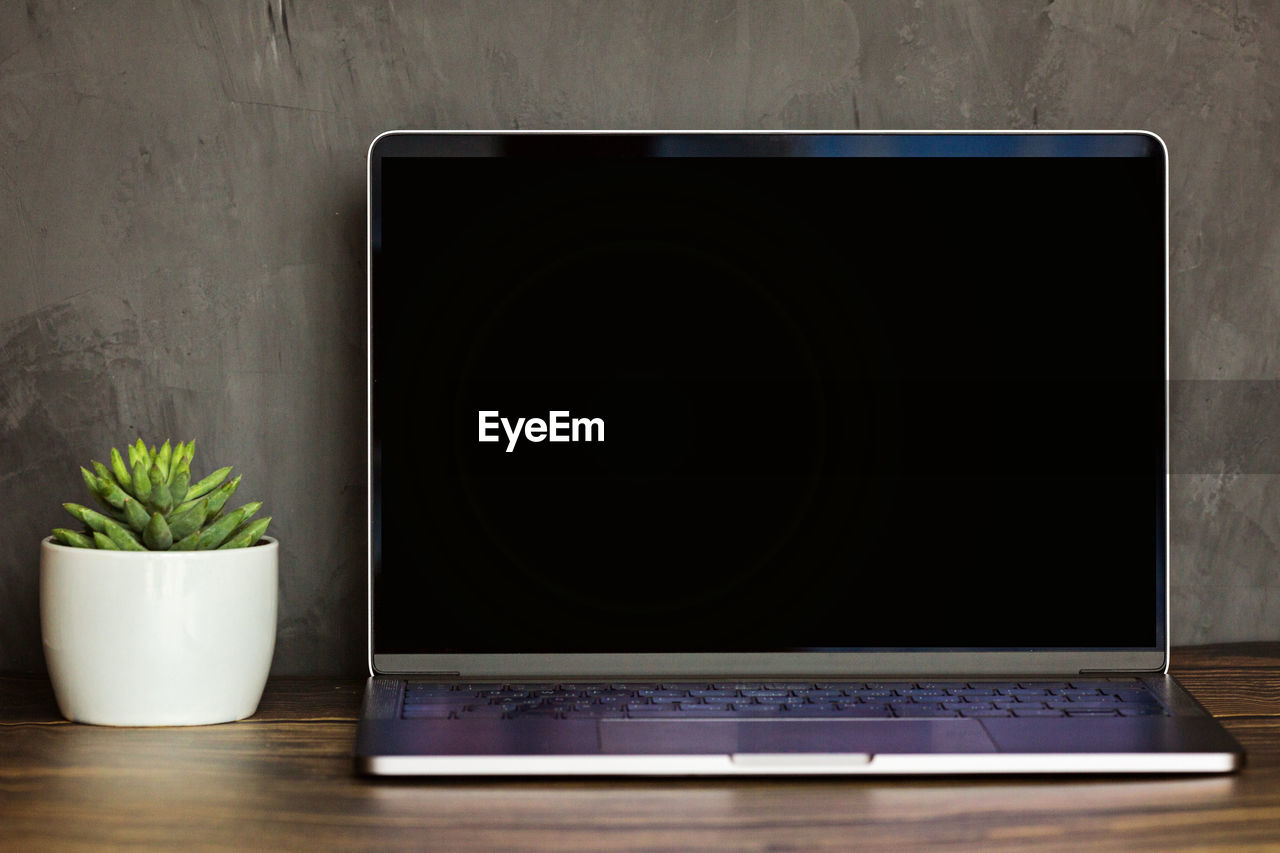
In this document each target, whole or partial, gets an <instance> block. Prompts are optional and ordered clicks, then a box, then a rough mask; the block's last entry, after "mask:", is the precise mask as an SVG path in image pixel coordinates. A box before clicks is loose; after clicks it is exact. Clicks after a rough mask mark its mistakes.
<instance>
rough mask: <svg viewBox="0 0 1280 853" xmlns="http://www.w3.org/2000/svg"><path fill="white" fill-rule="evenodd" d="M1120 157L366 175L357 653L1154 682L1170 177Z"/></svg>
mask: <svg viewBox="0 0 1280 853" xmlns="http://www.w3.org/2000/svg"><path fill="white" fill-rule="evenodd" d="M964 139H965V141H966V142H971V140H969V138H964ZM987 139H993V140H994V142H993V146H995V143H999V144H1005V143H1006V142H1007V140H1002V139H999V138H993V137H987ZM1127 139H1128V141H1129V143H1130V144H1131V145H1133V144H1137V143H1141V145H1142V146H1143V147H1142V148H1141V151H1142V155H1141V156H1130V154H1131V153H1132V152H1130V151H1129V149H1126V150H1125V151H1124V152H1123V153H1124V155H1125V156H1099V152H1097V151H1094V150H1091V149H1090V150H1085V151H1083V152H1082V156H1063V151H1062V150H1059V149H1055V156H1024V155H1021V154H1018V155H1016V156H984V155H985V154H988V153H991V152H990V151H986V150H983V149H981V148H979V149H974V148H965V147H956V146H953V147H951V148H947V149H939V150H933V149H930V150H926V151H924V152H923V153H927V154H930V155H931V156H913V155H914V154H919V153H922V152H920V151H916V150H913V149H912V148H911V146H912V145H919V144H920V143H918V142H915V141H913V140H912V139H910V138H908V139H905V140H903V147H902V149H901V150H900V151H899V152H898V153H899V154H901V155H904V156H788V155H789V154H793V153H795V152H794V151H788V150H787V149H786V140H785V138H782V139H781V140H780V141H778V142H777V143H776V145H775V147H773V148H770V147H768V146H764V147H759V146H757V147H756V148H752V146H751V145H750V144H746V145H745V146H743V148H742V150H740V151H737V152H736V153H737V154H738V155H739V156H701V155H704V154H708V153H724V152H723V150H721V149H717V148H716V146H717V145H718V144H721V143H723V144H724V145H727V146H729V147H730V148H732V141H733V140H732V139H730V138H725V139H724V140H711V143H710V144H707V143H704V142H703V140H699V139H694V140H692V141H691V143H690V146H688V147H687V148H688V150H686V151H685V152H684V153H686V154H687V153H689V152H690V151H691V152H692V153H693V154H694V155H695V156H652V155H653V154H654V153H655V152H656V151H657V141H655V139H653V138H646V137H621V138H612V139H611V138H608V137H604V138H600V137H585V138H584V137H561V136H547V137H536V138H533V139H532V140H529V139H519V138H517V139H514V140H506V141H500V142H498V143H491V144H494V145H497V149H496V150H495V151H486V152H483V153H489V154H492V153H497V154H500V155H501V156H434V157H432V156H412V155H413V154H414V153H417V152H415V151H414V150H406V149H405V146H408V145H411V144H414V143H412V142H411V141H402V142H400V143H398V144H399V145H400V146H401V149H400V150H401V153H402V154H403V155H404V156H393V154H394V149H393V150H391V151H389V152H388V153H387V154H386V155H385V156H375V158H374V160H373V162H372V164H371V169H372V170H373V178H374V188H375V192H374V193H373V206H374V209H373V211H372V213H373V216H372V219H373V225H372V227H373V280H372V352H373V356H372V357H373V366H374V377H375V381H374V385H373V407H374V419H373V468H374V471H373V476H374V486H375V501H374V508H373V509H374V516H375V519H374V545H373V558H374V584H375V601H376V606H375V613H374V618H375V620H376V631H375V636H376V637H377V644H378V645H377V649H376V651H377V652H378V653H397V652H400V653H405V652H416V653H428V652H430V653H450V652H452V653H459V652H461V653H485V652H530V653H534V652H538V653H547V652H677V651H679V652H734V651H741V652H747V651H753V652H760V651H789V650H836V649H907V648H912V649H914V648H992V649H1026V650H1029V649H1048V648H1080V647H1093V648H1148V647H1153V646H1154V645H1155V644H1156V643H1157V639H1158V637H1157V634H1158V632H1157V624H1158V622H1159V621H1160V619H1161V618H1162V613H1163V611H1162V609H1161V608H1162V605H1161V604H1160V602H1159V600H1158V599H1159V597H1160V596H1159V595H1158V594H1157V593H1158V590H1159V589H1160V587H1159V583H1160V581H1159V578H1160V576H1161V573H1162V572H1163V565H1164V564H1163V560H1164V552H1163V541H1164V514H1165V507H1164V488H1165V485H1164V484H1165V478H1164V465H1165V455H1164V453H1165V414H1164V413H1165V402H1164V378H1165V361H1164V355H1165V308H1164V306H1165V274H1164V257H1165V238H1164V227H1165V220H1164V163H1163V159H1162V157H1161V156H1160V155H1159V153H1158V149H1156V150H1152V148H1153V146H1152V145H1151V144H1150V143H1149V142H1148V141H1147V140H1146V139H1145V138H1142V137H1128V138H1127ZM980 141H981V140H979V142H980ZM1069 141H1070V140H1067V142H1069ZM449 142H450V144H452V143H453V141H452V140H450V141H449ZM1067 142H1064V143H1062V145H1063V146H1065V150H1066V152H1067V153H1068V154H1070V153H1071V151H1072V150H1073V149H1071V146H1070V145H1069V144H1067ZM424 144H425V145H426V149H427V150H435V151H437V153H440V152H443V153H448V154H459V153H461V154H471V153H475V152H472V151H469V150H463V151H456V150H444V149H441V148H440V147H439V146H437V147H436V148H434V149H433V148H432V143H431V140H427V141H426V142H425V143H424ZM833 144H835V145H836V146H837V148H838V147H839V145H840V144H842V142H841V139H840V138H836V139H835V140H834V142H833ZM847 144H848V146H849V148H848V150H847V151H844V152H843V153H854V154H856V153H858V147H857V146H858V145H859V144H861V143H860V141H859V140H857V139H856V138H852V139H849V140H848V141H847ZM646 146H647V147H646ZM698 146H703V147H705V148H706V149H707V150H703V149H702V148H699V147H698ZM777 146H781V147H780V148H779V147H777ZM666 153H670V152H669V151H668V152H666ZM828 153H830V152H828ZM835 153H837V154H838V153H841V151H840V150H837V151H836V152H835ZM1006 153H1007V152H1006ZM1103 153H1104V154H1105V153H1106V152H1103ZM1084 155H1087V156H1084ZM504 422H505V423H504ZM539 423H540V424H541V426H540V425H539ZM482 439H483V440H482Z"/></svg>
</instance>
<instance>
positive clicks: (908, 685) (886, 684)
mask: <svg viewBox="0 0 1280 853" xmlns="http://www.w3.org/2000/svg"><path fill="white" fill-rule="evenodd" d="M914 687H915V684H914V683H912V682H910V681H868V682H867V689H868V690H911V689H912V688H914Z"/></svg>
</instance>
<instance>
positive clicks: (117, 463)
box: [111, 447, 133, 492]
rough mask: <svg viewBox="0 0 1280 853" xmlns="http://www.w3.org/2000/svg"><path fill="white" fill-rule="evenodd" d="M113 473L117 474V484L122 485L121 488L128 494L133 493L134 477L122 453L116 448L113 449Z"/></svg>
mask: <svg viewBox="0 0 1280 853" xmlns="http://www.w3.org/2000/svg"><path fill="white" fill-rule="evenodd" d="M111 473H113V474H115V476H116V482H117V483H119V484H120V488H122V489H124V490H125V491H126V492H132V491H133V477H132V475H130V474H129V469H128V468H126V467H125V465H124V459H123V458H122V457H121V456H120V451H119V450H116V449H115V448H114V447H113V448H111Z"/></svg>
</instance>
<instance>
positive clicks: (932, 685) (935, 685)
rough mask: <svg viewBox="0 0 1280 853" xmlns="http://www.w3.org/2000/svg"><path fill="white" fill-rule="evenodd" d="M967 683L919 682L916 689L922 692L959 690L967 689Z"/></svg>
mask: <svg viewBox="0 0 1280 853" xmlns="http://www.w3.org/2000/svg"><path fill="white" fill-rule="evenodd" d="M968 686H969V683H968V682H967V681H919V682H916V687H919V688H922V689H924V690H960V689H962V688H965V687H968Z"/></svg>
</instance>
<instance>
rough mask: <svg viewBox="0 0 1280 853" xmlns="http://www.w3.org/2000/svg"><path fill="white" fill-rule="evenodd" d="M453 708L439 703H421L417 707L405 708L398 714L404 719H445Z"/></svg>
mask: <svg viewBox="0 0 1280 853" xmlns="http://www.w3.org/2000/svg"><path fill="white" fill-rule="evenodd" d="M452 713H453V709H452V708H449V707H444V706H441V705H423V706H421V707H417V708H405V709H404V710H403V711H402V712H401V713H400V716H401V717H403V718H404V719H406V720H447V719H449V717H450V715H452Z"/></svg>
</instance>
